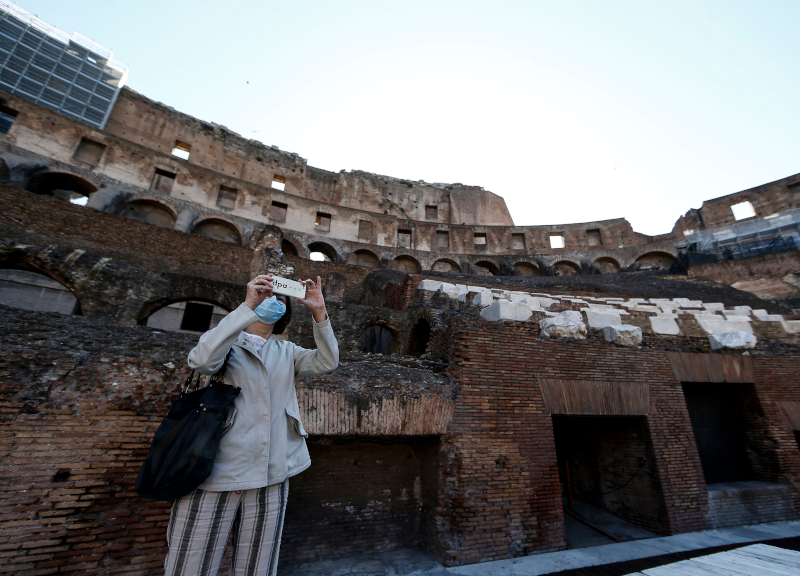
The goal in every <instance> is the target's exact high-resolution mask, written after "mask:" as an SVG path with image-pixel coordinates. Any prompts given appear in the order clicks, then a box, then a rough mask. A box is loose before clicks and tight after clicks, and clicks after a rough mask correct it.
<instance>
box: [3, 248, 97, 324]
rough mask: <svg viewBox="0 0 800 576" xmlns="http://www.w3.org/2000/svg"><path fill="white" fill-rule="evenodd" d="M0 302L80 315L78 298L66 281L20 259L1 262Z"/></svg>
mask: <svg viewBox="0 0 800 576" xmlns="http://www.w3.org/2000/svg"><path fill="white" fill-rule="evenodd" d="M0 302H2V303H3V304H5V305H6V306H11V307H12V308H21V309H23V310H33V311H36V312H57V313H59V314H74V315H82V314H83V312H82V310H81V305H80V301H79V300H78V297H77V296H76V294H75V293H74V292H73V291H72V290H71V289H70V288H69V287H68V286H67V285H66V284H64V283H63V282H61V281H59V280H57V279H56V278H54V276H53V275H52V274H48V273H46V272H45V271H42V270H39V269H38V268H36V267H34V266H32V265H30V264H26V263H22V262H14V261H5V262H0Z"/></svg>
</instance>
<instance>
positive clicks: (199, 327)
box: [140, 296, 231, 333]
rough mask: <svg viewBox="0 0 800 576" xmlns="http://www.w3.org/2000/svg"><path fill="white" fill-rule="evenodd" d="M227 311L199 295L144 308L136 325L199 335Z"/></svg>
mask: <svg viewBox="0 0 800 576" xmlns="http://www.w3.org/2000/svg"><path fill="white" fill-rule="evenodd" d="M230 310H231V309H230V308H229V307H228V306H225V305H223V304H221V303H220V302H218V301H216V300H214V299H211V298H207V297H203V296H195V297H179V298H175V297H173V298H165V299H160V300H156V301H153V302H148V303H147V304H146V305H145V307H144V309H143V311H142V317H141V320H140V324H142V325H145V326H147V327H149V328H155V329H156V330H164V331H167V332H191V333H202V332H205V331H206V330H209V329H211V328H213V327H215V326H216V325H217V324H218V323H219V321H220V320H221V319H222V318H224V317H225V315H226V314H227V313H228V312H230Z"/></svg>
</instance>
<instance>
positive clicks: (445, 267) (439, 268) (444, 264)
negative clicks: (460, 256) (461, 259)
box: [431, 258, 461, 272]
mask: <svg viewBox="0 0 800 576" xmlns="http://www.w3.org/2000/svg"><path fill="white" fill-rule="evenodd" d="M431 270H434V271H436V272H461V266H459V265H458V264H457V263H456V262H454V261H452V260H450V259H449V258H440V259H439V260H437V261H436V262H434V263H433V266H432V267H431Z"/></svg>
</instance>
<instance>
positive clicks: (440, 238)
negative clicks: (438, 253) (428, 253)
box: [436, 230, 450, 248]
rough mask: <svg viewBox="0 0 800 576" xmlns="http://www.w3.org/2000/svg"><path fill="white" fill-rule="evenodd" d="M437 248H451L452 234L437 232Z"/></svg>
mask: <svg viewBox="0 0 800 576" xmlns="http://www.w3.org/2000/svg"><path fill="white" fill-rule="evenodd" d="M436 247H437V248H450V232H447V231H446V230H445V231H441V230H437V232H436Z"/></svg>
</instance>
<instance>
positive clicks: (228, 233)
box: [192, 216, 242, 246]
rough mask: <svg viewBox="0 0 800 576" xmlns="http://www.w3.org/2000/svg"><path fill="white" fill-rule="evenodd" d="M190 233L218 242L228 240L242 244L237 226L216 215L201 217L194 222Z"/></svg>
mask: <svg viewBox="0 0 800 576" xmlns="http://www.w3.org/2000/svg"><path fill="white" fill-rule="evenodd" d="M192 234H196V235H198V236H206V237H208V238H213V239H214V240H219V241H220V242H229V243H231V244H238V245H240V246H241V244H242V234H241V233H240V232H239V228H238V227H237V226H236V225H235V224H233V223H232V222H229V221H228V220H226V219H224V218H219V217H217V216H210V217H208V218H202V219H200V220H198V221H197V222H195V224H194V226H193V227H192Z"/></svg>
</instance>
